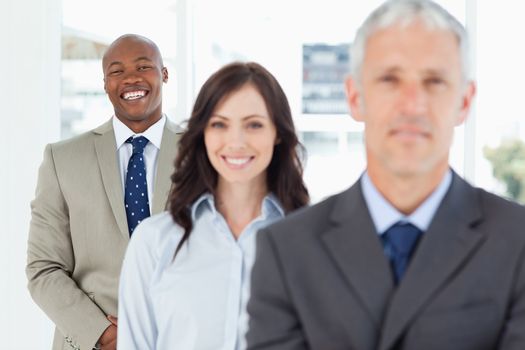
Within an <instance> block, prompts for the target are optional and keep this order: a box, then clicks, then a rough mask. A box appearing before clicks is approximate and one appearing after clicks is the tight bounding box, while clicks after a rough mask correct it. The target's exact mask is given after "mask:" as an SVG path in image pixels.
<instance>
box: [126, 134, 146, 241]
mask: <svg viewBox="0 0 525 350" xmlns="http://www.w3.org/2000/svg"><path fill="white" fill-rule="evenodd" d="M126 142H127V143H131V145H132V146H133V154H132V155H131V158H130V159H129V163H128V171H127V172H126V185H125V186H124V187H125V189H126V193H125V195H124V204H125V207H126V217H127V219H128V229H129V234H130V236H131V234H132V233H133V231H134V230H135V228H136V227H137V225H138V224H140V222H141V221H142V220H144V219H145V218H147V217H148V216H149V215H150V213H149V199H148V182H147V181H146V165H145V163H144V154H143V153H144V147H146V145H147V144H148V142H149V141H148V139H147V138H145V137H144V136H139V137H135V138H133V137H130V138H129V139H127V140H126Z"/></svg>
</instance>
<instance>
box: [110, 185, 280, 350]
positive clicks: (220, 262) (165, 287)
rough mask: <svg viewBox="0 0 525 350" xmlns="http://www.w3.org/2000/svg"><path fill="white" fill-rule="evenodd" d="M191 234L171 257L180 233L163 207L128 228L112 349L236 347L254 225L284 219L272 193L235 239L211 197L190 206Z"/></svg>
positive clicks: (240, 341)
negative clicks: (130, 230) (130, 231)
mask: <svg viewBox="0 0 525 350" xmlns="http://www.w3.org/2000/svg"><path fill="white" fill-rule="evenodd" d="M191 213H192V219H193V224H194V227H193V231H192V233H191V235H190V238H189V241H187V242H186V243H185V244H184V246H183V248H182V249H181V250H180V251H179V253H178V254H177V257H176V259H175V260H173V256H174V253H175V249H176V247H177V244H178V242H179V241H180V239H181V237H182V234H183V230H182V228H181V227H180V226H178V225H177V224H175V223H174V222H173V220H172V217H171V215H170V214H169V213H168V212H164V213H161V214H158V215H155V216H152V217H150V218H148V219H146V220H144V221H143V222H142V223H141V224H140V225H139V226H138V227H137V229H136V230H135V232H134V234H133V236H132V239H131V241H130V244H129V246H128V249H127V251H126V255H125V258H124V264H123V267H122V272H121V277H120V286H119V313H118V317H119V324H118V349H122V350H134V349H136V350H150V349H158V350H161V349H162V350H163V349H166V350H179V349H180V350H234V349H236V350H240V349H245V348H246V342H245V339H244V336H245V333H246V331H247V328H248V315H247V313H246V303H247V302H248V299H249V297H250V273H251V268H252V265H253V262H254V259H255V244H256V240H255V236H256V233H257V230H259V229H261V228H263V227H265V226H267V225H268V224H270V223H271V222H273V221H275V220H277V219H279V218H281V217H283V216H284V212H283V210H282V208H281V206H280V205H279V202H278V200H277V199H276V198H275V197H274V196H273V195H268V196H266V197H265V198H264V199H263V203H262V212H261V215H260V216H259V217H258V218H256V219H255V220H253V221H252V222H251V223H250V224H249V225H248V226H247V227H246V228H245V229H244V231H243V232H242V233H241V235H240V236H239V238H238V240H235V238H234V236H233V234H232V233H231V231H230V229H229V227H228V225H227V224H226V221H225V220H224V218H223V216H222V215H221V214H220V213H219V212H218V211H217V210H216V209H215V204H214V198H213V196H212V195H210V194H204V195H202V196H201V197H200V198H199V199H198V200H197V201H196V202H195V203H194V204H193V205H192V209H191Z"/></svg>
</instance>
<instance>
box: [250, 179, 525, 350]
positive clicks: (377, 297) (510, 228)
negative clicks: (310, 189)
mask: <svg viewBox="0 0 525 350" xmlns="http://www.w3.org/2000/svg"><path fill="white" fill-rule="evenodd" d="M257 244H258V246H257V258H256V262H255V265H254V268H253V272H252V293H251V299H250V302H249V304H248V313H249V315H250V330H249V332H248V334H247V340H248V349H249V350H262V349H264V350H270V349H272V350H273V349H275V350H277V349H278V350H299V349H301V350H303V349H315V350H350V349H354V350H375V349H378V350H392V349H403V350H485V349H487V350H488V349H505V350H511V349H512V350H523V349H525V208H523V207H522V206H519V205H517V204H514V203H511V202H508V201H506V200H504V199H501V198H499V197H497V196H495V195H492V194H490V193H488V192H485V191H483V190H481V189H478V188H474V187H472V186H470V185H469V184H467V183H466V182H465V181H464V180H462V179H461V178H460V177H459V176H457V175H456V174H454V176H453V180H452V184H451V186H450V189H449V190H448V192H447V194H446V196H445V198H444V199H443V201H442V203H441V205H440V207H439V209H438V211H437V212H436V215H435V217H434V219H433V220H432V223H431V225H430V227H429V229H428V231H427V232H425V234H424V236H423V238H422V239H421V241H420V243H419V246H418V248H417V250H416V252H415V254H414V256H413V257H412V261H411V262H410V265H409V267H408V270H407V272H406V274H405V276H404V278H403V280H402V281H401V283H400V284H399V286H398V287H397V288H395V287H394V284H393V280H392V274H391V270H390V266H389V263H388V261H387V258H386V257H385V254H384V253H383V248H382V245H381V242H380V240H379V238H378V235H377V233H376V232H375V230H374V226H373V223H372V219H371V217H370V214H369V212H368V209H367V207H366V204H365V201H364V198H363V195H362V192H361V186H360V184H359V183H356V184H355V185H354V186H353V187H351V188H350V189H348V190H347V191H345V192H343V193H340V194H338V195H335V196H333V197H331V198H329V199H327V200H325V201H323V202H321V203H319V204H317V205H315V206H313V207H310V208H306V209H303V210H300V211H299V212H296V213H294V214H292V215H290V216H288V217H287V218H286V219H284V220H282V221H280V222H278V223H276V224H274V225H272V226H270V227H268V228H267V229H265V230H263V231H262V232H260V234H259V235H258V242H257Z"/></svg>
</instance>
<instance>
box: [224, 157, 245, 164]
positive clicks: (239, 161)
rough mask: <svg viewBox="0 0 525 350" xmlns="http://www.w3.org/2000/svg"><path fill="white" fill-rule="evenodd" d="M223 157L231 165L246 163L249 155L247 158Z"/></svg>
mask: <svg viewBox="0 0 525 350" xmlns="http://www.w3.org/2000/svg"><path fill="white" fill-rule="evenodd" d="M225 159H226V162H228V163H230V164H232V165H243V164H246V163H248V161H249V160H250V157H248V158H228V157H226V158H225Z"/></svg>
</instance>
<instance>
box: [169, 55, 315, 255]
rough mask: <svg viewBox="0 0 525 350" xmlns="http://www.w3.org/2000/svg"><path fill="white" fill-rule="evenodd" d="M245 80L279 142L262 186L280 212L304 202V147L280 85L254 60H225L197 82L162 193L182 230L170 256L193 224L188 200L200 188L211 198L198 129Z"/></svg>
mask: <svg viewBox="0 0 525 350" xmlns="http://www.w3.org/2000/svg"><path fill="white" fill-rule="evenodd" d="M246 84H251V85H252V86H254V87H255V88H256V89H257V91H258V92H259V93H260V94H261V96H262V97H263V99H264V101H265V103H266V108H267V109H268V112H269V114H270V118H271V120H272V122H273V124H274V125H275V128H276V131H277V139H278V140H280V142H279V143H277V144H276V145H275V146H274V150H273V155H272V160H271V161H270V164H269V165H268V168H267V169H266V174H267V175H266V181H267V186H268V190H269V191H270V192H272V193H273V194H274V195H275V196H276V197H277V198H278V199H279V201H280V203H281V205H282V206H283V209H284V211H285V212H286V213H288V212H291V211H293V210H295V209H297V208H300V207H302V206H304V205H306V204H308V202H309V199H310V198H309V195H308V190H307V189H306V186H305V184H304V182H303V177H302V175H303V167H302V164H301V160H302V159H301V158H300V155H302V154H304V147H303V146H302V145H301V144H300V143H299V140H298V139H297V135H296V134H295V128H294V124H293V119H292V112H291V110H290V105H289V104H288V99H287V98H286V95H285V94H284V91H283V89H282V88H281V86H280V85H279V83H278V82H277V80H276V79H275V77H274V76H273V75H272V74H271V73H270V72H268V71H267V70H266V69H265V68H264V67H262V66H261V65H260V64H257V63H254V62H248V63H240V62H234V63H231V64H228V65H226V66H224V67H222V68H221V69H219V70H218V71H217V72H215V73H214V74H213V75H212V76H211V77H210V78H208V80H207V81H206V82H205V83H204V85H203V86H202V88H201V90H200V91H199V94H198V95H197V99H196V101H195V105H194V106H193V111H192V113H191V117H190V119H189V121H188V126H187V130H186V132H185V133H184V135H183V136H182V137H181V139H180V142H179V151H178V155H177V158H176V159H175V172H174V173H173V175H172V176H171V181H172V187H171V190H170V194H169V197H168V210H169V211H170V213H171V215H172V217H173V220H174V221H175V222H176V223H177V224H179V225H180V226H181V227H182V228H183V229H184V234H183V236H182V239H181V240H180V242H179V244H178V246H177V249H176V251H175V256H176V255H177V253H178V251H179V250H180V248H181V247H182V245H183V244H184V242H185V241H187V240H188V238H189V236H190V233H191V231H192V228H193V223H192V220H191V212H190V211H191V205H192V203H193V202H195V201H196V200H197V199H198V198H199V197H200V196H201V195H202V194H203V193H205V192H210V193H211V194H213V195H214V196H215V190H216V187H217V178H218V176H217V171H216V170H215V169H214V168H213V166H212V165H211V163H210V161H209V159H208V156H207V153H206V148H205V145H204V130H205V129H206V126H207V125H208V120H209V119H210V117H211V115H212V113H213V111H214V110H215V108H216V106H217V105H218V104H219V103H220V102H222V101H223V100H224V99H225V98H227V97H228V96H229V95H230V94H232V93H233V92H236V91H237V90H239V89H240V88H242V87H243V86H244V85H246Z"/></svg>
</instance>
